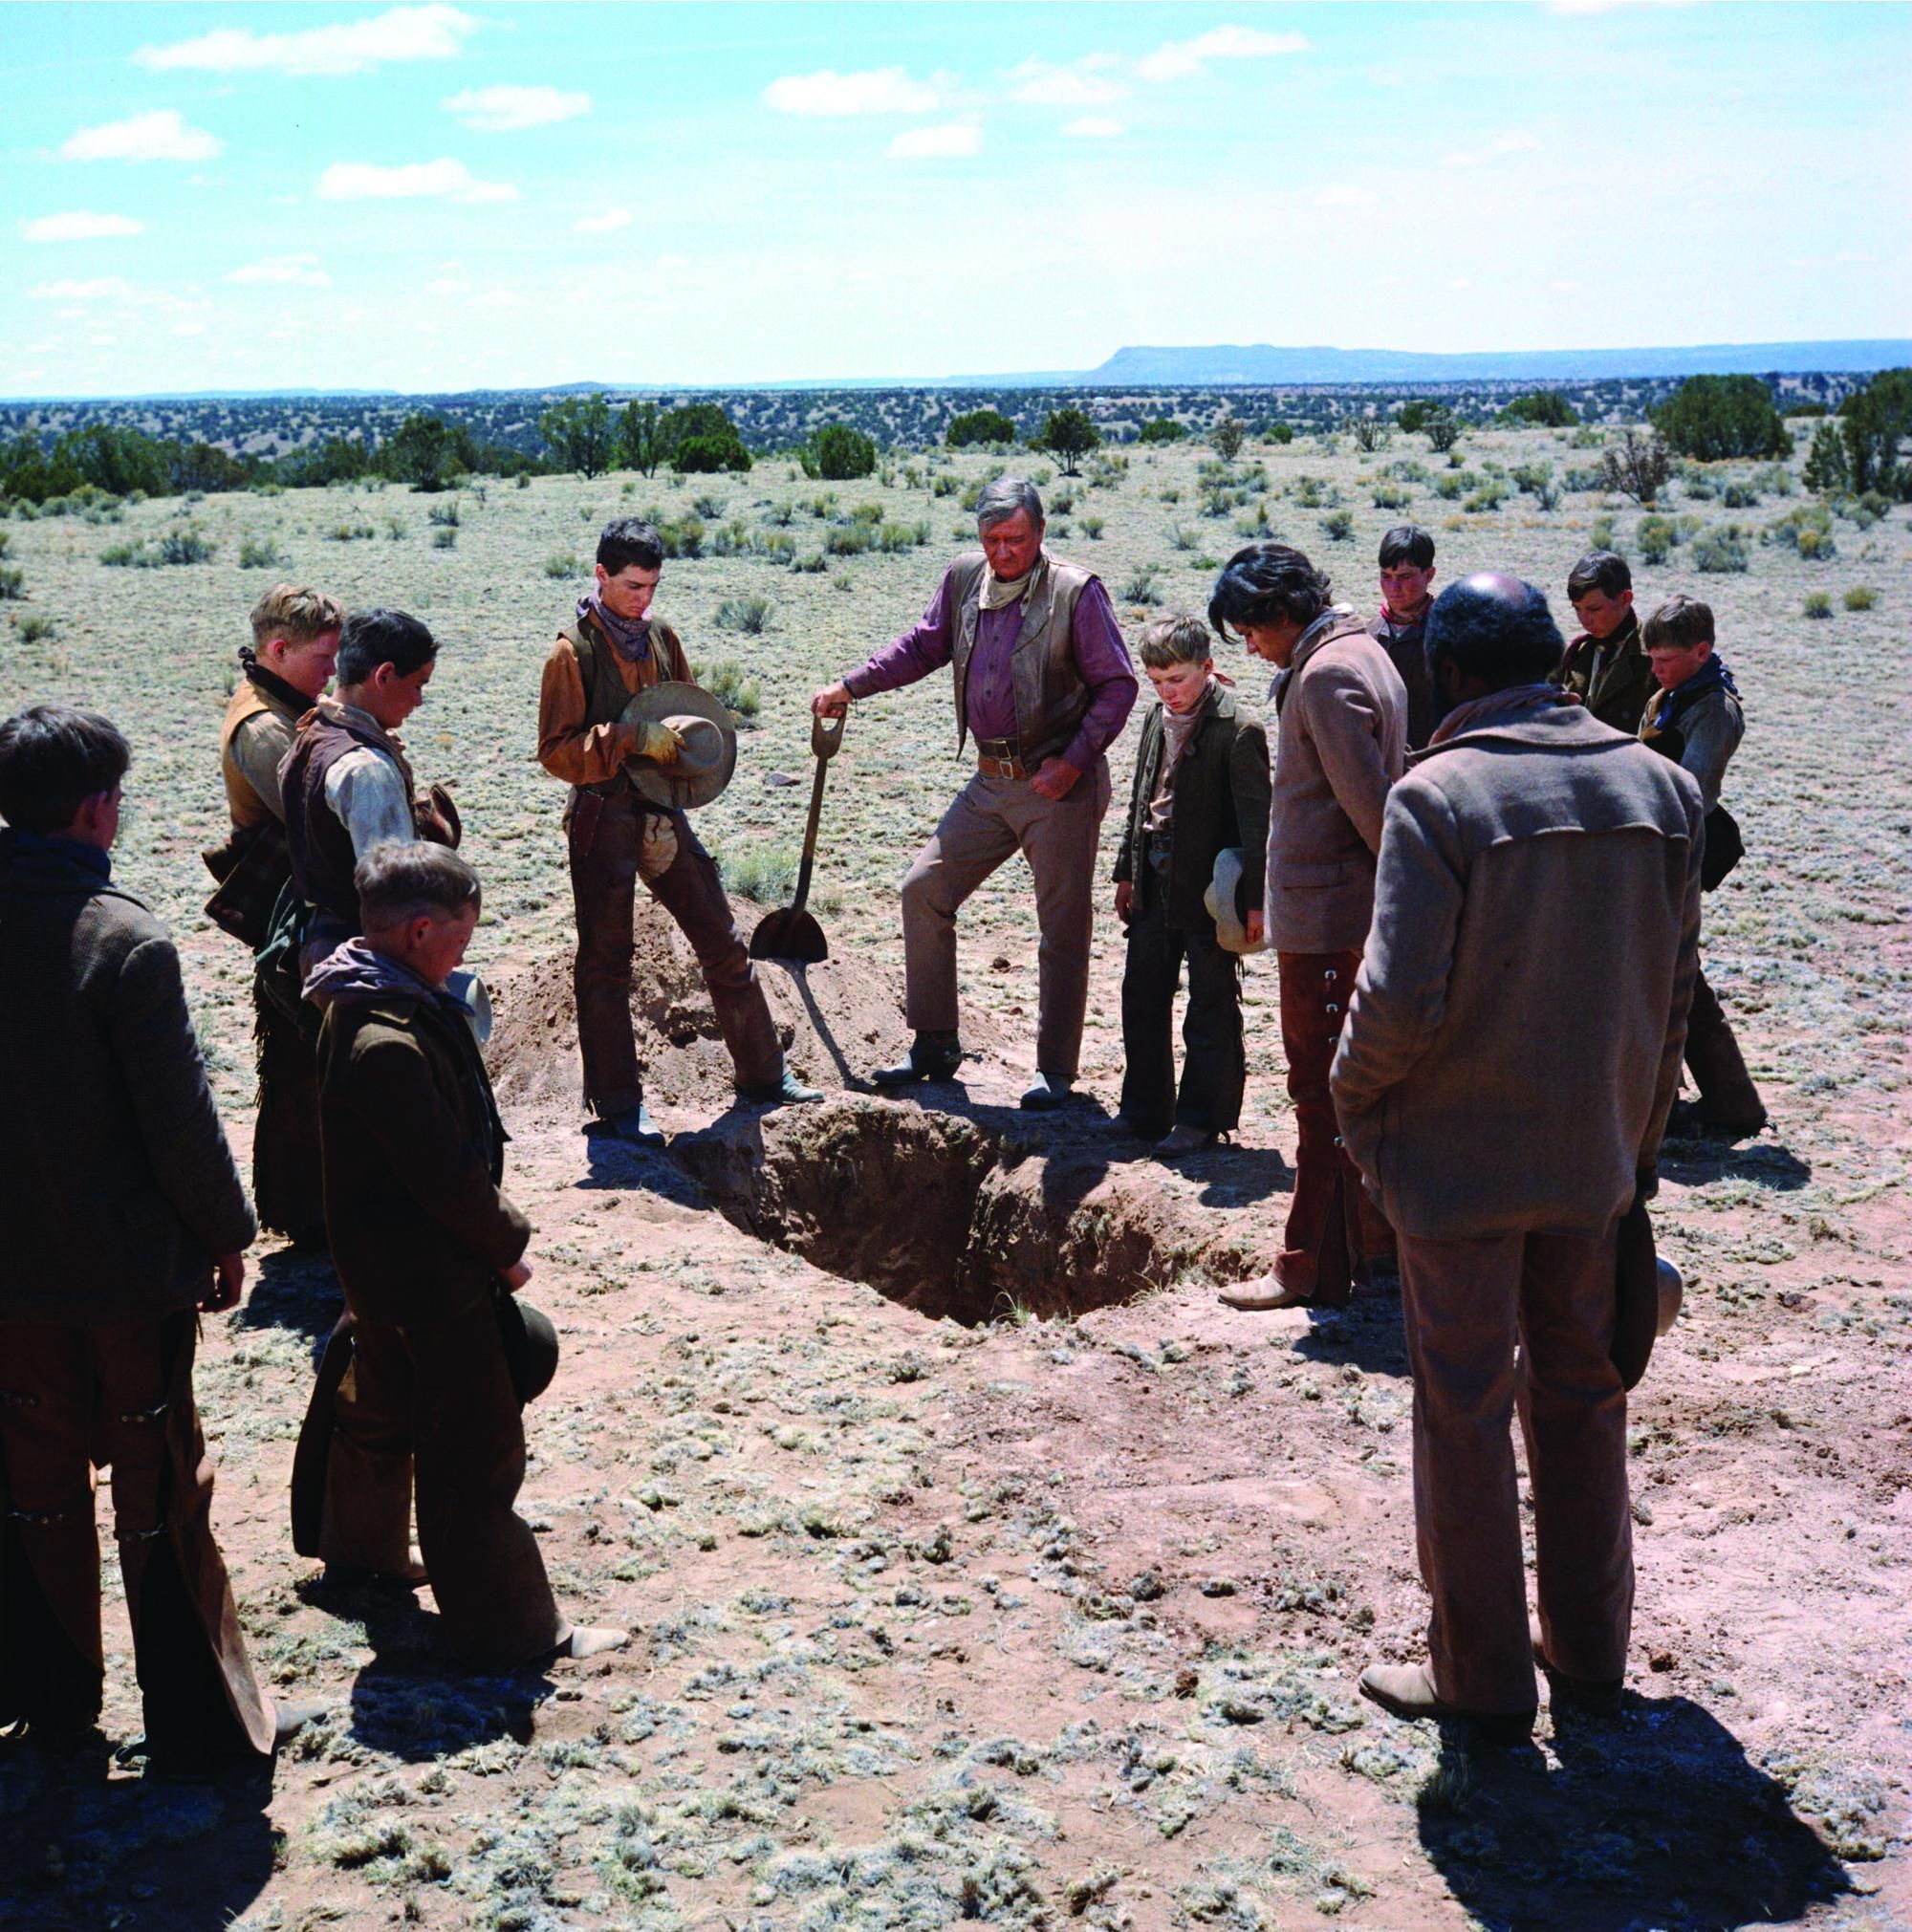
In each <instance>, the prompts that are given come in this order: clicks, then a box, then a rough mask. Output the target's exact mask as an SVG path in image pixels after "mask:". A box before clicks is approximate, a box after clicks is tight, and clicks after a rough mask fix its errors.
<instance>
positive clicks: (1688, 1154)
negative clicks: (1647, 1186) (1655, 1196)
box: [1660, 1140, 1813, 1194]
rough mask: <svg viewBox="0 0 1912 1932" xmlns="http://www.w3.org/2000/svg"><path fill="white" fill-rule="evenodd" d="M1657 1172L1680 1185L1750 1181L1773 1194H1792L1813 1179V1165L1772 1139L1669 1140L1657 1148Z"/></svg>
mask: <svg viewBox="0 0 1912 1932" xmlns="http://www.w3.org/2000/svg"><path fill="white" fill-rule="evenodd" d="M1660 1172H1661V1174H1662V1177H1663V1178H1664V1179H1666V1180H1668V1181H1677V1182H1678V1183H1680V1184H1681V1186H1683V1187H1705V1186H1706V1185H1707V1184H1708V1183H1711V1182H1714V1181H1727V1180H1736V1181H1750V1182H1751V1183H1753V1184H1754V1185H1755V1186H1758V1187H1768V1188H1771V1190H1772V1192H1773V1193H1775V1194H1793V1193H1796V1192H1797V1191H1798V1190H1799V1189H1800V1188H1801V1187H1804V1186H1805V1185H1806V1183H1808V1182H1809V1181H1811V1180H1812V1178H1813V1166H1812V1162H1811V1161H1803V1160H1801V1159H1800V1157H1799V1156H1798V1155H1796V1154H1795V1153H1793V1150H1792V1149H1791V1148H1790V1147H1787V1146H1784V1145H1782V1144H1781V1143H1780V1142H1778V1141H1776V1140H1740V1141H1730V1140H1666V1141H1664V1142H1662V1146H1661V1149H1660Z"/></svg>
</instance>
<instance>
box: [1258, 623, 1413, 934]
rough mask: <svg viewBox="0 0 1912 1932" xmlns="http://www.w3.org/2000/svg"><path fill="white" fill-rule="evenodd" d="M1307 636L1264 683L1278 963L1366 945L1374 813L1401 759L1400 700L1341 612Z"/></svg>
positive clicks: (1271, 929) (1376, 841)
mask: <svg viewBox="0 0 1912 1932" xmlns="http://www.w3.org/2000/svg"><path fill="white" fill-rule="evenodd" d="M1317 626H1318V627H1315V628H1311V630H1310V631H1309V632H1307V633H1304V634H1303V637H1302V640H1301V642H1300V643H1299V645H1297V646H1296V648H1295V652H1294V658H1293V662H1292V663H1291V664H1290V665H1289V668H1288V670H1287V671H1286V672H1285V673H1284V674H1283V676H1282V677H1281V678H1280V679H1279V680H1277V682H1276V697H1275V711H1276V726H1275V755H1274V788H1273V798H1272V803H1271V809H1270V814H1269V827H1268V937H1269V944H1271V945H1272V946H1274V947H1275V949H1276V950H1277V951H1280V952H1352V951H1355V950H1357V949H1358V947H1359V946H1360V944H1361V943H1362V942H1363V941H1364V940H1365V939H1366V937H1367V930H1368V920H1369V918H1370V916H1371V915H1372V913H1373V911H1374V879H1375V854H1376V852H1377V851H1378V850H1379V849H1380V828H1381V809H1382V807H1383V806H1384V805H1385V804H1386V802H1387V791H1388V787H1389V786H1390V785H1392V784H1393V783H1394V781H1395V780H1396V779H1397V778H1399V777H1400V776H1401V770H1402V764H1403V761H1404V759H1405V757H1406V752H1407V691H1406V687H1405V686H1404V685H1403V684H1401V673H1400V672H1399V671H1397V670H1396V669H1395V668H1394V665H1393V663H1392V662H1390V661H1389V659H1388V655H1387V653H1386V651H1385V650H1383V649H1382V648H1381V646H1380V644H1378V643H1376V641H1375V640H1374V639H1373V638H1371V637H1369V636H1368V634H1367V631H1366V630H1365V629H1364V628H1363V627H1362V624H1361V620H1360V619H1358V617H1356V616H1355V614H1354V613H1353V612H1352V611H1346V610H1340V609H1336V610H1334V611H1330V612H1327V613H1325V614H1324V616H1323V618H1322V619H1317Z"/></svg>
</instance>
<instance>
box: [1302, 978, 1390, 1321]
mask: <svg viewBox="0 0 1912 1932" xmlns="http://www.w3.org/2000/svg"><path fill="white" fill-rule="evenodd" d="M1274 960H1275V972H1276V977H1277V983H1278V986H1279V992H1280V1000H1281V1050H1282V1053H1283V1054H1284V1056H1285V1057H1286V1059H1287V1061H1288V1097H1289V1098H1290V1099H1291V1100H1293V1103H1294V1131H1295V1149H1294V1193H1293V1197H1292V1199H1291V1200H1290V1202H1289V1205H1288V1225H1287V1226H1286V1227H1285V1228H1284V1229H1283V1231H1282V1237H1281V1253H1280V1255H1279V1256H1278V1257H1277V1258H1276V1260H1275V1264H1274V1274H1275V1279H1276V1280H1277V1281H1279V1282H1280V1283H1281V1285H1282V1286H1283V1287H1284V1288H1293V1289H1299V1290H1301V1291H1302V1292H1304V1293H1308V1294H1311V1295H1312V1296H1313V1297H1314V1300H1316V1301H1317V1302H1320V1303H1322V1304H1323V1305H1325V1306H1328V1307H1333V1306H1335V1305H1336V1304H1337V1303H1340V1302H1344V1301H1346V1300H1347V1298H1348V1295H1349V1293H1350V1292H1351V1290H1352V1288H1353V1284H1354V1283H1355V1281H1357V1280H1358V1279H1362V1278H1365V1275H1366V1271H1367V1264H1368V1263H1369V1262H1370V1261H1379V1260H1381V1259H1383V1258H1384V1257H1386V1256H1388V1255H1390V1254H1392V1253H1393V1251H1394V1237H1393V1234H1392V1233H1391V1231H1390V1230H1389V1228H1388V1225H1387V1222H1386V1220H1385V1219H1384V1218H1383V1217H1382V1215H1381V1213H1380V1209H1379V1208H1377V1207H1376V1206H1375V1205H1373V1203H1372V1202H1370V1201H1369V1200H1368V1198H1367V1196H1366V1195H1365V1193H1363V1191H1362V1189H1361V1177H1360V1173H1359V1170H1358V1168H1357V1167H1356V1166H1355V1163H1354V1162H1353V1161H1351V1160H1350V1159H1349V1158H1348V1154H1347V1150H1346V1149H1345V1148H1344V1147H1343V1146H1342V1145H1341V1130H1340V1126H1339V1124H1338V1123H1337V1122H1336V1118H1335V1101H1334V1096H1333V1095H1332V1094H1330V1092H1329V1091H1328V1071H1329V1069H1330V1068H1331V1067H1332V1066H1333V1065H1334V1062H1335V1049H1336V1046H1337V1045H1338V1044H1339V1042H1340V1038H1341V1025H1342V1022H1343V1021H1344V1020H1345V1019H1346V1017H1347V1011H1348V998H1349V995H1350V994H1351V993H1353V991H1354V989H1355V975H1356V973H1358V971H1359V970H1360V966H1361V955H1360V950H1359V948H1358V947H1357V948H1354V949H1352V950H1350V951H1347V952H1277V953H1276V954H1275V956H1274Z"/></svg>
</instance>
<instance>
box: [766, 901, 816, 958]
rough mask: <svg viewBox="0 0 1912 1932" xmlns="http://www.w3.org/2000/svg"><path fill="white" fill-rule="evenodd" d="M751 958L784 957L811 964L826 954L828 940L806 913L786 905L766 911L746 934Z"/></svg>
mask: <svg viewBox="0 0 1912 1932" xmlns="http://www.w3.org/2000/svg"><path fill="white" fill-rule="evenodd" d="M750 957H751V958H752V959H780V960H788V961H789V962H790V963H791V964H792V965H793V966H815V965H816V964H817V963H818V961H820V960H826V959H828V958H829V957H830V942H829V941H828V940H826V939H825V938H824V937H823V928H822V927H821V926H820V925H818V924H817V923H816V922H815V920H814V919H813V918H812V917H811V916H810V914H809V913H807V912H798V911H797V910H796V909H795V908H794V907H793V906H786V907H784V909H783V910H782V911H781V912H771V913H766V914H765V915H764V917H763V918H762V919H760V920H759V921H758V922H757V929H756V931H755V932H753V933H752V934H751V935H750Z"/></svg>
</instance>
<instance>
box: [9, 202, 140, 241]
mask: <svg viewBox="0 0 1912 1932" xmlns="http://www.w3.org/2000/svg"><path fill="white" fill-rule="evenodd" d="M145 231H146V225H145V223H144V222H136V221H135V220H134V219H133V218H132V217H131V216H130V215H97V214H95V213H94V212H93V211H92V210H91V209H90V208H75V209H73V210H72V212H71V213H68V214H63V215H41V216H40V217H39V219H38V220H37V221H31V222H22V223H21V224H20V239H21V240H22V241H26V242H103V241H111V240H114V239H116V238H117V237H119V236H120V235H141V234H144V233H145Z"/></svg>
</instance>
